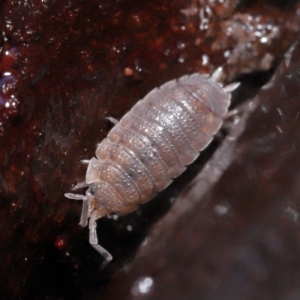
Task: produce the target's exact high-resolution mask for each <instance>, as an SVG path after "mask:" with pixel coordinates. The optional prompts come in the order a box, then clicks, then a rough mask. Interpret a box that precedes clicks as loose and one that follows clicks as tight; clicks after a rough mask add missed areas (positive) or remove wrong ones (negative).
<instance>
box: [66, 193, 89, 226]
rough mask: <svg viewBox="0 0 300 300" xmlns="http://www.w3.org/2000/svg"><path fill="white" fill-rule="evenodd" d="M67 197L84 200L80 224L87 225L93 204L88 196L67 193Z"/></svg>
mask: <svg viewBox="0 0 300 300" xmlns="http://www.w3.org/2000/svg"><path fill="white" fill-rule="evenodd" d="M65 197H67V198H69V199H73V200H83V202H82V210H81V217H80V222H79V224H80V225H81V226H82V227H85V226H86V225H87V224H88V217H89V215H90V214H91V204H90V201H89V199H88V197H86V196H84V195H80V194H72V193H66V194H65Z"/></svg>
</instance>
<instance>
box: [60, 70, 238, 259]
mask: <svg viewBox="0 0 300 300" xmlns="http://www.w3.org/2000/svg"><path fill="white" fill-rule="evenodd" d="M221 76H222V68H221V67H220V68H218V69H217V70H216V71H215V72H214V73H213V74H212V75H211V76H210V75H208V74H199V73H195V74H192V75H185V76H183V77H180V78H179V79H174V80H171V81H169V82H167V83H165V84H163V85H162V86H160V87H158V88H155V89H153V90H152V91H151V92H149V93H148V94H147V95H146V96H145V97H144V98H143V99H142V100H140V101H139V102H137V103H136V104H135V105H134V106H133V107H132V109H131V110H130V111H129V112H128V113H126V114H125V115H124V116H123V117H122V119H121V120H120V121H119V122H118V121H117V120H115V119H113V118H109V119H110V120H111V121H112V122H113V123H115V126H114V127H113V128H112V129H111V131H110V132H109V133H108V135H107V137H106V138H105V139H104V140H103V141H102V142H101V143H100V144H99V145H98V147H97V149H96V158H94V157H93V158H92V159H90V160H88V161H85V162H86V163H88V167H87V172H86V178H85V181H84V182H81V183H79V184H77V185H76V186H74V187H73V189H72V190H73V191H74V190H77V189H80V188H86V187H87V188H88V189H87V190H86V193H85V195H81V194H73V193H67V194H65V196H66V197H67V198H70V199H74V200H83V204H82V213H81V218H80V223H79V224H80V225H81V226H87V224H88V223H89V230H90V237H89V242H90V244H91V245H92V246H93V247H94V248H95V249H96V251H98V252H99V253H100V254H101V255H102V256H103V257H104V258H105V264H107V263H108V262H109V261H111V260H112V256H111V254H110V253H109V252H108V251H107V250H105V249H104V248H103V247H101V246H100V245H99V244H98V238H97V231H96V227H97V223H96V220H97V219H99V218H102V217H104V216H112V215H118V216H122V215H126V214H128V213H130V212H132V211H134V210H136V209H137V208H138V207H139V205H140V204H143V203H146V202H147V201H149V200H150V199H152V198H153V197H154V196H155V195H156V194H157V193H158V192H160V191H161V190H163V189H165V188H166V187H167V186H168V185H169V184H170V183H171V182H172V179H174V178H176V177H178V176H179V175H180V174H181V173H182V172H183V171H184V170H185V169H186V166H187V165H189V164H191V163H192V162H193V161H194V160H195V159H196V158H197V157H198V156H199V152H200V151H202V150H203V149H205V148H206V147H207V145H208V144H209V143H210V142H211V140H212V139H213V136H214V135H215V134H216V133H217V132H218V130H219V129H220V127H221V125H222V123H223V120H224V118H225V117H226V115H227V112H228V107H229V105H230V99H231V92H232V91H233V90H235V89H236V88H237V87H238V85H239V83H232V84H229V85H227V86H225V87H223V85H222V84H221V83H220V82H219V80H220V78H221Z"/></svg>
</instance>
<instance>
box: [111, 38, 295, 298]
mask: <svg viewBox="0 0 300 300" xmlns="http://www.w3.org/2000/svg"><path fill="white" fill-rule="evenodd" d="M299 64H300V43H299V42H297V43H295V44H294V46H293V47H292V48H291V49H290V51H289V52H288V53H287V55H286V57H285V60H284V61H283V62H282V63H281V65H280V66H279V68H278V69H277V71H276V73H275V75H274V77H273V78H272V79H271V81H270V82H268V83H267V84H266V85H265V86H264V87H263V88H262V89H261V91H260V92H259V94H258V96H257V97H256V98H255V100H254V102H253V104H252V106H251V110H252V109H254V112H253V113H252V114H251V115H250V116H249V118H248V120H247V121H246V123H245V122H242V124H241V123H237V124H236V125H235V127H233V129H232V131H231V132H230V134H229V135H228V136H227V137H226V138H225V140H224V141H223V143H222V145H221V146H220V147H219V148H218V150H217V151H216V152H215V154H214V155H213V157H212V158H211V160H210V161H209V162H208V164H207V165H206V167H205V168H204V169H203V171H202V172H201V173H200V174H199V175H198V176H197V177H196V178H195V179H194V180H193V181H192V182H191V184H189V185H188V186H187V188H186V189H185V190H184V191H183V192H182V193H181V195H179V197H178V198H177V200H176V203H175V205H174V206H173V207H172V208H171V209H170V211H169V212H168V214H167V215H166V216H165V217H164V218H163V219H162V220H161V221H159V222H158V223H157V224H156V225H155V226H154V227H153V229H152V230H151V231H150V233H149V235H148V237H147V243H146V245H144V246H143V247H141V249H140V250H139V252H138V253H137V256H136V260H135V261H134V263H133V264H132V266H131V268H129V269H128V270H127V271H125V274H124V275H123V276H122V277H121V278H119V279H118V280H116V282H114V285H113V286H112V288H111V294H110V295H111V296H114V297H116V298H118V296H121V295H122V297H123V299H169V298H172V299H199V297H200V298H201V299H224V300H227V299H228V300H231V299H246V300H247V299H249V300H250V299H298V298H299V297H300V289H299V280H300V255H299V253H300V233H299V232H300V222H299V193H300V188H299V180H300V173H299V170H300V162H299V159H298V156H299V151H298V149H299V148H300V138H299V131H300V118H299V112H300V96H299V95H300V88H299V86H300V85H299V83H300V75H299ZM244 117H245V116H244ZM244 117H243V118H244ZM243 118H242V121H244V120H243ZM245 124H246V125H245ZM244 126H246V127H245V128H244ZM243 129H244V130H243ZM236 133H238V135H239V134H241V135H240V136H238V135H236ZM222 148H223V149H222ZM224 150H225V151H224ZM220 174H221V175H220ZM219 177H220V180H219V181H218V182H217V183H216V184H215V185H214V187H213V188H212V186H213V184H214V183H215V178H217V179H218V178H219ZM203 194H204V196H203V197H201V196H202V195H203ZM141 266H142V268H141ZM118 286H123V287H125V288H124V289H123V290H121V291H120V289H118V288H117V287H118Z"/></svg>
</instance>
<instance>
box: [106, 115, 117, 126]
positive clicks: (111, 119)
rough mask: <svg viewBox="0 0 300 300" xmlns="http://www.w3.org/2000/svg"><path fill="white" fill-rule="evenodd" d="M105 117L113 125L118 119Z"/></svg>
mask: <svg viewBox="0 0 300 300" xmlns="http://www.w3.org/2000/svg"><path fill="white" fill-rule="evenodd" d="M105 119H106V120H108V121H110V122H111V123H113V124H114V125H117V124H118V123H119V121H118V120H117V119H115V118H113V117H105Z"/></svg>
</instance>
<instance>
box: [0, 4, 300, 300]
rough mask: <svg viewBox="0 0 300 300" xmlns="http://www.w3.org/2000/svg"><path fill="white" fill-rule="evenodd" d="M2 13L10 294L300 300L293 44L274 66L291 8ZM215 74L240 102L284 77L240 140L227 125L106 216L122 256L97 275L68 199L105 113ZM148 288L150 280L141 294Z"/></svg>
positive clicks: (70, 7) (5, 285) (1, 190)
mask: <svg viewBox="0 0 300 300" xmlns="http://www.w3.org/2000/svg"><path fill="white" fill-rule="evenodd" d="M262 6H263V8H264V9H261V8H262ZM0 8H1V11H0V26H1V29H2V30H1V32H2V36H1V39H0V43H1V49H0V50H1V51H0V72H1V73H0V75H1V76H0V214H1V215H0V229H1V230H0V232H1V235H0V240H1V248H0V259H1V261H2V262H3V268H1V270H0V291H1V293H2V295H3V297H2V298H3V299H15V298H16V299H18V298H21V299H41V298H45V299H70V298H73V299H87V298H89V299H93V298H96V297H100V296H101V297H102V299H106V298H107V299H110V298H111V297H113V295H117V296H118V298H119V299H122V298H124V299H126V298H132V297H144V296H146V297H149V298H151V297H155V298H159V297H163V296H165V297H166V296H169V297H172V298H174V299H176V297H177V296H178V297H179V296H180V295H181V296H182V295H187V296H188V297H190V298H193V297H198V296H199V295H200V296H201V297H203V299H206V298H207V299H208V298H209V299H235V297H238V296H240V297H243V298H244V299H247V298H246V296H248V297H250V296H251V295H252V298H251V299H253V298H255V296H256V295H261V297H262V298H263V299H269V298H268V297H271V296H272V295H273V296H274V295H275V296H276V295H283V296H284V297H286V298H282V299H294V298H292V297H297V293H298V290H297V287H296V285H295V283H296V281H297V280H298V278H299V275H298V273H299V271H298V261H299V255H298V253H299V249H298V248H299V236H298V235H299V234H298V232H299V230H298V229H299V228H298V222H297V216H298V210H297V207H298V204H297V193H299V191H298V188H297V182H298V169H299V167H298V162H297V152H298V150H297V149H298V146H297V145H298V138H297V130H298V126H299V124H298V121H297V120H298V114H297V113H298V111H299V107H298V106H299V105H300V104H299V105H298V103H300V101H299V99H298V98H297V95H298V86H299V77H298V73H297V65H299V47H298V45H296V46H295V49H294V50H293V51H290V56H289V57H290V59H289V60H290V62H289V63H287V58H285V59H284V61H283V62H282V63H281V65H280V67H279V68H278V69H276V68H277V65H278V63H279V62H280V61H281V60H282V58H283V55H284V53H286V51H287V49H288V48H289V47H290V46H291V45H292V44H293V43H294V41H295V40H296V39H297V36H298V28H299V17H298V14H297V11H299V9H300V6H299V5H298V4H297V2H293V1H291V2H289V3H285V2H283V1H282V2H274V1H267V2H266V1H264V4H261V2H260V1H254V2H253V1H250V2H249V1H227V2H226V4H224V3H222V2H218V1H215V2H209V3H208V2H206V1H192V0H190V1H183V0H177V1H166V0H165V1H163V0H156V1H143V2H140V1H116V2H115V3H114V5H112V4H111V1H100V0H99V1H84V2H83V1H43V2H40V1H31V2H28V1H26V2H24V3H20V1H5V2H3V3H2V4H1V5H0ZM220 65H222V66H224V69H225V73H226V75H227V78H226V79H225V78H224V80H226V81H227V82H228V81H231V80H233V79H234V78H237V77H238V76H240V77H239V80H241V81H242V87H241V89H240V90H239V91H237V93H235V97H234V101H233V106H238V104H239V103H241V102H242V101H245V100H247V99H248V98H249V97H251V96H253V95H254V94H255V93H256V91H257V89H258V88H259V87H260V86H261V85H262V84H263V83H264V82H266V81H267V80H268V78H269V77H270V75H271V74H272V72H274V70H275V74H276V75H275V77H274V78H273V79H272V80H271V81H270V82H271V83H270V84H269V85H268V86H267V87H265V88H264V89H263V90H261V92H260V93H259V96H258V98H256V100H255V103H256V104H255V105H257V106H249V105H245V110H244V112H245V114H244V118H243V117H241V118H242V121H241V122H240V123H237V124H236V125H237V126H240V127H237V129H236V130H237V131H236V132H235V131H230V129H229V130H227V129H226V130H223V131H222V133H221V134H220V136H219V137H217V139H216V140H215V141H214V142H213V143H212V145H211V146H210V147H209V148H208V149H207V151H205V152H204V153H203V155H201V156H200V158H199V160H197V162H195V164H193V165H192V166H191V168H189V170H188V171H187V172H186V173H185V174H184V175H183V176H181V177H180V178H179V179H178V180H176V182H174V184H172V185H171V186H170V188H168V189H167V190H166V191H164V192H163V193H162V194H160V195H159V196H158V197H157V198H155V199H153V200H152V201H151V202H149V203H148V204H146V205H144V206H142V207H141V208H140V209H139V210H138V211H137V212H135V213H133V214H130V215H128V216H125V217H122V218H119V219H118V220H117V221H114V220H111V219H110V220H108V219H106V218H105V219H102V220H100V221H98V232H99V242H100V244H101V245H103V246H104V247H105V248H107V249H108V250H109V251H110V252H111V253H112V254H113V256H114V261H113V262H112V263H111V264H110V265H109V267H108V268H107V269H106V270H105V271H102V272H100V267H101V264H102V261H103V260H102V258H101V257H100V256H99V255H98V254H97V253H96V252H95V251H94V250H93V249H92V248H91V247H90V245H89V244H88V230H87V229H86V228H81V227H80V226H78V222H79V217H80V211H81V204H80V203H78V202H76V201H71V200H68V199H66V198H64V197H63V194H64V193H65V192H68V191H69V190H70V188H71V186H72V185H74V184H76V183H77V182H81V181H83V180H84V176H85V168H86V167H85V166H84V165H81V164H80V163H79V161H80V159H89V158H90V157H92V156H94V151H95V149H96V145H97V143H99V142H100V141H101V140H102V139H103V138H104V137H105V136H106V134H107V132H108V131H109V130H110V128H111V126H112V125H111V124H109V123H108V122H107V120H105V116H107V115H110V116H113V117H115V118H120V117H122V116H123V115H124V113H125V112H127V111H128V110H129V109H130V108H131V107H132V106H133V105H134V104H135V103H136V102H137V101H138V100H139V99H141V98H142V97H143V96H144V95H145V94H146V93H147V92H149V91H150V90H151V89H153V88H154V87H156V86H159V85H161V84H163V83H164V82H166V81H168V80H170V79H173V78H176V77H179V76H182V75H184V74H188V73H193V72H197V71H199V72H208V73H211V72H212V71H213V70H214V69H215V68H216V67H218V66H220ZM241 74H244V75H242V76H241ZM245 74H248V75H245ZM253 105H254V104H253ZM297 105H298V106H297ZM254 107H256V109H254ZM236 120H237V119H236ZM243 122H244V123H243ZM238 124H240V125H238ZM228 132H229V133H228ZM230 132H231V133H230ZM227 133H228V134H229V135H227V139H226V137H225V135H226V134H227ZM230 134H233V140H234V142H232V141H231V142H228V137H230ZM234 134H236V135H234ZM224 137H225V139H224ZM226 141H227V142H226ZM226 143H227V144H226ZM228 143H229V144H228ZM230 143H233V144H230ZM224 145H225V146H224ZM226 145H227V148H226ZM222 147H224V149H225V150H224V151H223V152H224V156H223V154H222V153H223V152H221V151H220V149H223V148H222ZM218 149H219V152H216V151H218ZM217 153H220V154H219V155H221V157H220V159H221V161H223V162H224V164H225V165H226V168H221V167H220V166H218V164H217V163H214V162H216V161H218V160H217V159H216V158H215V156H216V155H217ZM214 155H215V156H214ZM207 163H208V164H207ZM201 170H202V171H201ZM199 172H208V173H199ZM197 174H198V175H197ZM201 174H202V175H201ZM203 174H206V175H207V176H208V178H209V179H208V180H206V181H205V182H206V183H203V182H204V181H203ZM196 175H197V176H198V177H195V176H196ZM206 175H205V176H206ZM199 176H200V177H199ZM201 176H202V179H201ZM194 177H195V179H194V181H191V180H192V179H193V178H194ZM205 178H206V177H205ZM201 180H202V181H201ZM199 182H200V187H199V186H198V187H197V185H198V184H199ZM201 182H202V183H201ZM201 184H202V185H201ZM203 185H204V187H203ZM203 191H205V192H203ZM178 195H180V196H178ZM175 199H176V201H175V204H174V205H172V203H173V202H174V200H175ZM183 203H185V204H183ZM171 207H172V208H171ZM170 208H171V210H170V211H169V209H170ZM168 211H169V212H168ZM174 211H175V213H174ZM163 216H164V217H163ZM172 216H176V217H172ZM160 218H162V219H161V220H160V221H159V223H157V225H156V227H154V228H153V229H152V230H151V232H150V235H149V237H148V240H149V242H148V244H147V245H146V246H143V247H142V248H141V249H140V250H138V249H139V246H140V245H141V244H142V241H143V240H144V239H145V238H147V236H148V231H149V230H150V228H151V226H152V225H153V224H154V223H155V222H156V221H157V220H159V219H160ZM162 232H165V233H164V234H162ZM183 250H184V251H183ZM137 251H138V255H137V256H136V257H135V253H136V252H137ZM131 264H132V266H131V267H130V268H129V267H128V266H129V265H131ZM124 268H125V270H126V271H124ZM123 272H125V275H124V273H123ZM149 278H150V281H149ZM143 280H144V281H145V280H146V281H145V282H144V281H143ZM151 280H152V281H151ZM149 282H150V283H151V282H152V284H150V285H149ZM140 283H142V284H143V283H144V286H147V283H148V286H149V288H148V290H147V289H146V290H147V293H144V294H143V295H141V290H140ZM142 286H143V285H142ZM163 287H164V288H163ZM274 287H276V288H274ZM246 291H248V293H247V294H241V293H243V292H245V293H246ZM275 292H277V293H276V294H272V293H275ZM293 295H296V296H293ZM275 296H274V297H275ZM283 296H282V297H283ZM205 297H206V298H205ZM226 297H227V298H226ZM230 297H231V298H230ZM288 297H290V298H288ZM161 299H163V298H161ZM178 299H180V298H178ZM236 299H238V298H236ZM248 299H250V298H248ZM257 299H259V298H257ZM270 299H271V298H270ZM295 299H296V298H295Z"/></svg>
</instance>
